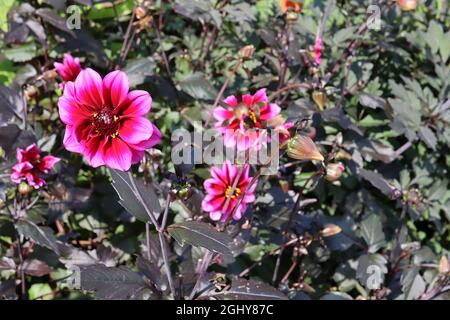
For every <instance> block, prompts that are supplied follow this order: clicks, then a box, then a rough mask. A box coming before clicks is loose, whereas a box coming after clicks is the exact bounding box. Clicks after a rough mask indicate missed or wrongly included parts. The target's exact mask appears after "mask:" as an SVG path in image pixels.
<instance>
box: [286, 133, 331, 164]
mask: <svg viewBox="0 0 450 320" xmlns="http://www.w3.org/2000/svg"><path fill="white" fill-rule="evenodd" d="M287 154H288V156H289V157H291V158H293V159H296V160H318V161H323V160H324V158H323V156H322V154H321V153H320V152H319V149H317V147H316V145H315V143H314V142H313V141H312V140H311V138H309V137H308V136H304V135H296V136H295V137H293V138H292V139H291V140H289V143H288V148H287Z"/></svg>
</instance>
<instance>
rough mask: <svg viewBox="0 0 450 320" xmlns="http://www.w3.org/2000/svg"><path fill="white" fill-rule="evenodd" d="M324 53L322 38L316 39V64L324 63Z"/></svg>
mask: <svg viewBox="0 0 450 320" xmlns="http://www.w3.org/2000/svg"><path fill="white" fill-rule="evenodd" d="M322 51H323V42H322V38H321V37H317V38H316V43H315V44H314V61H315V62H316V64H321V63H322Z"/></svg>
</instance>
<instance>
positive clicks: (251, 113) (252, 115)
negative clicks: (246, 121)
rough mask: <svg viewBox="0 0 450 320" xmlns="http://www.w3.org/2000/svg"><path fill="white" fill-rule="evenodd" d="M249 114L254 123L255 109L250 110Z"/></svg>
mask: <svg viewBox="0 0 450 320" xmlns="http://www.w3.org/2000/svg"><path fill="white" fill-rule="evenodd" d="M248 116H249V118H250V119H251V120H252V121H253V123H256V115H255V113H254V112H253V111H251V110H250V111H249V113H248Z"/></svg>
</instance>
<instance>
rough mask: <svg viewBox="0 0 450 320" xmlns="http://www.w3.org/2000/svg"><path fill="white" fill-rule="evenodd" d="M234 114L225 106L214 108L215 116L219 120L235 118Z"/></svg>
mask: <svg viewBox="0 0 450 320" xmlns="http://www.w3.org/2000/svg"><path fill="white" fill-rule="evenodd" d="M233 116H234V115H233V112H231V111H229V110H227V109H225V108H222V107H217V108H214V110H213V117H214V118H216V119H217V120H219V121H225V120H228V119H231V118H233Z"/></svg>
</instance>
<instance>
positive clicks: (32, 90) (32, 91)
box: [24, 86, 38, 100]
mask: <svg viewBox="0 0 450 320" xmlns="http://www.w3.org/2000/svg"><path fill="white" fill-rule="evenodd" d="M37 92H38V90H37V88H36V87H35V86H27V87H26V88H25V90H24V95H25V97H26V98H27V100H30V99H31V98H32V97H34V96H35V95H36V94H37Z"/></svg>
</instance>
